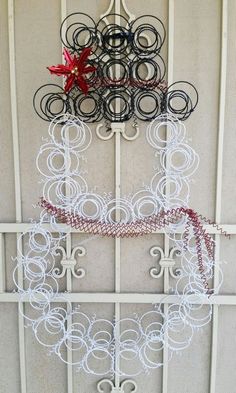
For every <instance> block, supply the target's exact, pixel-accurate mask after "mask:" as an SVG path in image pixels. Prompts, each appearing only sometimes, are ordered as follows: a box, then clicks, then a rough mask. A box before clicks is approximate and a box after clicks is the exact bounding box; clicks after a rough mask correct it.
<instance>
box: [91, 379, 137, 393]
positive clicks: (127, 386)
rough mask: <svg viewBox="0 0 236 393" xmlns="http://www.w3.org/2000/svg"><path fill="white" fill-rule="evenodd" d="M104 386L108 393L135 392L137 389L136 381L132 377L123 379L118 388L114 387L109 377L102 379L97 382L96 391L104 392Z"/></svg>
mask: <svg viewBox="0 0 236 393" xmlns="http://www.w3.org/2000/svg"><path fill="white" fill-rule="evenodd" d="M104 387H106V388H108V389H109V393H135V392H137V389H138V386H137V384H136V382H135V381H133V380H132V379H125V380H124V381H123V382H121V384H120V386H119V387H118V388H116V387H115V385H114V383H113V382H112V381H111V380H110V379H102V380H101V381H99V382H98V384H97V391H98V392H99V393H104V392H105V390H104Z"/></svg>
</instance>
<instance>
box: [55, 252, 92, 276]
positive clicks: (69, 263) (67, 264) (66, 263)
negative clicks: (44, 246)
mask: <svg viewBox="0 0 236 393" xmlns="http://www.w3.org/2000/svg"><path fill="white" fill-rule="evenodd" d="M56 251H57V254H59V253H60V254H61V255H62V260H61V266H62V269H60V268H58V267H56V268H55V269H53V276H54V277H56V278H62V277H64V276H65V274H66V271H67V270H70V271H71V273H72V275H73V276H74V277H75V278H82V277H84V276H85V270H84V269H83V268H82V267H79V268H77V269H76V268H75V267H76V263H77V260H76V255H78V256H80V257H83V256H84V255H85V248H84V247H82V246H77V247H74V248H73V249H72V251H71V254H70V256H69V258H68V256H67V255H66V250H65V249H64V248H63V247H61V246H59V247H58V248H57V250H56Z"/></svg>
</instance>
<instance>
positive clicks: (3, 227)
mask: <svg viewBox="0 0 236 393" xmlns="http://www.w3.org/2000/svg"><path fill="white" fill-rule="evenodd" d="M219 225H220V227H221V229H222V230H223V231H225V232H227V233H228V234H229V235H230V234H231V235H236V224H219ZM31 227H32V223H17V222H6V223H0V233H17V232H18V233H19V232H27V231H29V229H30V228H31ZM42 227H43V228H45V229H48V230H49V231H51V232H55V230H54V229H52V228H51V225H50V224H42ZM60 227H61V228H62V230H63V231H64V232H72V233H85V232H83V231H78V230H77V229H74V228H70V227H68V226H67V225H65V224H61V225H60ZM204 229H206V231H207V232H208V233H211V234H219V235H220V234H221V232H220V231H218V230H217V229H216V228H215V227H213V226H212V225H204ZM183 230H184V229H183V228H180V229H178V230H176V232H175V233H182V232H183ZM153 233H157V234H158V233H166V232H165V231H164V230H163V229H160V230H158V231H155V232H153Z"/></svg>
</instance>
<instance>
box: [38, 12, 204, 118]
mask: <svg viewBox="0 0 236 393" xmlns="http://www.w3.org/2000/svg"><path fill="white" fill-rule="evenodd" d="M117 18H119V24H118V23H116V19H117ZM109 20H114V22H109ZM60 33H61V40H62V43H63V45H64V46H65V47H66V48H67V49H68V50H69V51H70V52H71V53H72V54H76V55H78V56H79V54H80V53H81V51H82V50H83V49H84V48H86V47H90V48H92V55H91V57H90V58H89V60H88V63H89V64H90V65H92V66H94V67H95V68H96V70H95V71H94V72H92V73H90V74H86V75H85V79H86V82H87V84H88V87H89V91H88V94H86V95H85V94H84V93H83V92H82V91H81V90H80V89H79V87H78V86H74V87H73V88H72V89H71V90H70V91H69V92H68V93H65V92H64V90H63V88H62V87H60V86H58V85H55V84H46V85H43V86H41V87H40V88H39V89H38V90H37V91H36V93H35V95H34V99H33V103H34V108H35V111H36V113H37V114H38V115H39V116H40V117H41V118H42V119H44V120H47V121H51V120H53V119H54V117H55V116H57V115H61V116H63V115H64V114H65V113H70V114H73V115H75V116H78V117H79V118H80V119H81V120H83V121H85V122H98V121H100V120H101V119H103V118H104V119H106V120H108V121H110V122H122V121H127V120H129V119H130V118H131V117H132V116H135V117H137V118H138V119H140V120H143V121H151V120H152V119H154V118H156V117H157V116H158V115H160V114H161V113H169V114H173V115H175V116H176V117H177V118H178V119H180V120H185V119H187V118H188V117H189V116H190V114H191V113H192V112H193V110H194V109H195V107H196V105H197V103H198V93H197V90H196V89H195V87H194V86H193V85H192V84H191V83H188V82H186V81H180V82H175V83H173V84H172V85H171V86H169V87H168V86H167V85H166V82H165V80H164V78H165V74H166V65H165V62H164V60H163V58H162V57H161V55H160V51H161V49H162V47H163V43H164V41H165V37H166V32H165V28H164V25H163V23H162V22H161V21H160V19H158V18H156V17H155V16H151V15H145V16H141V17H139V18H137V19H135V20H133V21H132V22H129V21H128V20H127V19H126V18H124V17H123V16H121V15H116V14H110V15H106V16H104V17H103V18H102V19H100V20H99V21H98V23H95V21H94V20H93V19H92V18H91V17H90V16H89V15H86V14H84V13H74V14H71V15H69V16H68V17H67V18H66V19H65V20H64V21H63V23H62V25H61V30H60Z"/></svg>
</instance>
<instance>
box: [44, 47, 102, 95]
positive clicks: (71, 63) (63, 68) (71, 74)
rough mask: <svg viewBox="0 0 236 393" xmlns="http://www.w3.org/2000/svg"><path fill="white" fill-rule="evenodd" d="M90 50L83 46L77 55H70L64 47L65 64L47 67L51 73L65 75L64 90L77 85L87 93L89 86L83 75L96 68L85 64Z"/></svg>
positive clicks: (67, 90) (66, 90)
mask: <svg viewBox="0 0 236 393" xmlns="http://www.w3.org/2000/svg"><path fill="white" fill-rule="evenodd" d="M91 51H92V49H91V48H84V49H83V50H82V52H81V53H80V56H79V57H77V56H76V55H74V56H73V57H72V56H71V54H70V52H69V51H68V50H67V49H64V51H63V55H64V58H65V61H66V64H65V65H64V64H58V65H57V66H51V67H47V69H48V70H49V71H50V72H51V74H56V75H64V76H66V84H65V87H64V89H65V92H69V91H70V90H71V89H72V87H73V86H74V85H78V86H79V88H80V89H81V90H82V91H83V92H84V93H85V94H87V93H88V89H89V86H88V84H87V82H86V79H85V78H84V75H85V74H88V73H90V72H94V71H95V70H96V67H94V66H90V65H88V64H87V60H88V57H89V55H90V54H91Z"/></svg>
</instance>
